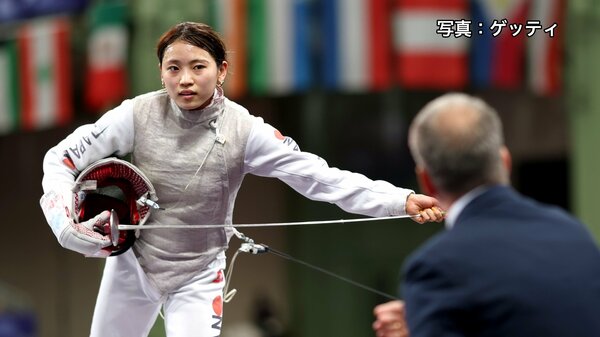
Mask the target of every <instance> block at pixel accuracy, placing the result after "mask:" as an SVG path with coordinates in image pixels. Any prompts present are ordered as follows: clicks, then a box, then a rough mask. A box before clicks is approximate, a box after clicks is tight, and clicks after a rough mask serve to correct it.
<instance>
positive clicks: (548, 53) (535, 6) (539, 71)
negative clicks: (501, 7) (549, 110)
mask: <svg viewBox="0 0 600 337" xmlns="http://www.w3.org/2000/svg"><path fill="white" fill-rule="evenodd" d="M564 7H565V2H564V1H562V0H533V3H532V7H531V13H530V15H529V18H530V20H539V21H540V22H541V24H542V26H543V27H544V28H548V27H550V26H552V25H553V24H554V23H556V24H557V25H556V28H555V29H554V36H553V37H551V36H550V35H549V34H548V33H544V32H543V31H537V32H536V33H535V34H534V35H533V36H531V37H529V38H528V41H527V49H528V51H527V69H528V83H529V87H530V88H531V90H532V91H533V92H534V93H536V94H539V95H555V94H557V93H558V92H559V91H560V89H561V85H562V76H561V75H562V70H563V65H562V52H563V50H562V48H563V43H564V30H565V25H564V22H563V13H564V12H565V8H564Z"/></svg>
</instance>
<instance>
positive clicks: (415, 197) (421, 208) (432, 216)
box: [406, 193, 445, 223]
mask: <svg viewBox="0 0 600 337" xmlns="http://www.w3.org/2000/svg"><path fill="white" fill-rule="evenodd" d="M406 214H408V215H416V214H419V215H420V216H418V217H414V218H413V220H414V221H416V222H418V223H425V222H428V221H435V222H441V221H442V220H443V219H444V216H445V212H443V211H442V209H441V208H440V207H439V202H438V201H437V199H435V198H432V197H428V196H426V195H424V194H415V193H412V194H410V195H409V196H408V198H406Z"/></svg>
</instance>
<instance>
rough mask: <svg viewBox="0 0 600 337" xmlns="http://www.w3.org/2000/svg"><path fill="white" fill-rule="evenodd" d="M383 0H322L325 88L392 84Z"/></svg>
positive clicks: (371, 87)
mask: <svg viewBox="0 0 600 337" xmlns="http://www.w3.org/2000/svg"><path fill="white" fill-rule="evenodd" d="M388 3H389V2H388V1H386V0H322V1H321V2H320V10H321V18H322V20H321V22H322V26H321V47H322V48H321V55H320V58H321V60H322V62H321V65H322V69H321V74H322V76H323V77H322V80H323V83H324V86H325V87H326V88H339V89H342V90H348V91H369V90H380V89H385V88H388V87H390V86H391V84H392V78H393V76H392V73H393V69H392V38H391V24H390V8H389V6H388Z"/></svg>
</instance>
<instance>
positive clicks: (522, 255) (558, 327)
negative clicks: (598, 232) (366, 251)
mask: <svg viewBox="0 0 600 337" xmlns="http://www.w3.org/2000/svg"><path fill="white" fill-rule="evenodd" d="M409 146H410V149H411V152H412V155H413V157H414V159H415V162H416V165H417V168H416V172H417V175H418V178H419V183H420V185H421V188H422V189H423V191H424V193H427V194H428V195H431V196H433V197H436V198H438V200H439V201H440V205H441V206H442V207H443V208H444V209H447V210H448V212H447V214H446V230H445V231H443V232H442V233H440V234H438V235H437V236H435V237H433V238H432V239H430V240H429V241H428V242H427V243H426V244H424V245H423V246H422V247H421V248H420V249H418V250H417V251H416V252H415V253H413V254H412V255H411V256H410V257H409V258H408V259H407V262H406V264H405V265H404V268H403V284H402V295H403V297H404V302H401V301H393V302H388V303H385V304H382V305H380V306H378V307H376V308H375V315H376V318H377V320H376V321H375V323H374V324H373V327H374V329H375V331H376V335H377V336H380V337H391V336H406V335H407V334H408V333H410V335H411V336H412V337H425V336H428V337H429V336H431V337H443V336H453V337H454V336H511V337H520V336H523V337H525V336H527V337H531V336H544V337H553V336H556V337H564V336H578V337H587V336H590V337H591V336H600V319H598V318H599V313H600V311H599V308H600V251H599V249H598V247H597V245H596V244H595V242H594V240H593V238H592V237H591V235H590V234H589V232H588V231H587V230H586V228H585V226H584V225H583V224H581V223H580V222H579V221H578V220H576V219H575V218H573V217H572V216H570V215H569V214H567V213H566V212H564V211H563V210H561V209H559V208H557V207H552V206H549V205H544V204H540V203H538V202H536V201H534V200H531V199H529V198H527V197H524V196H523V195H520V194H519V193H517V192H516V191H515V190H514V189H512V188H511V187H510V186H509V184H510V182H509V176H510V167H511V157H510V154H509V151H508V149H507V148H506V147H505V145H504V140H503V136H502V125H501V122H500V119H499V117H498V115H497V113H496V111H494V109H493V108H491V107H490V106H489V105H488V104H486V103H485V102H484V101H482V100H480V99H478V98H475V97H472V96H469V95H465V94H459V93H451V94H446V95H444V96H441V97H439V98H437V99H435V100H433V101H432V102H430V103H429V104H427V105H426V106H425V107H424V108H423V109H422V110H421V111H420V112H419V113H418V115H417V116H416V117H415V119H414V121H413V122H412V125H411V127H410V132H409ZM548 183H549V184H552V181H549V182H548ZM404 311H406V312H404ZM404 315H406V321H404ZM406 323H408V332H407V331H406ZM403 329H404V330H403Z"/></svg>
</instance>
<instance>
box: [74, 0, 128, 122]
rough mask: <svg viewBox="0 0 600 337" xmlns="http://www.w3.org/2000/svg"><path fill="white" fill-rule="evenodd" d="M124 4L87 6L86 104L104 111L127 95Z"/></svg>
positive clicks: (91, 108) (116, 2) (100, 3)
mask: <svg viewBox="0 0 600 337" xmlns="http://www.w3.org/2000/svg"><path fill="white" fill-rule="evenodd" d="M127 13H128V12H127V6H126V4H125V3H124V2H121V1H105V2H98V4H97V5H95V6H94V7H92V8H91V9H90V13H89V20H90V25H91V31H90V34H89V37H88V45H87V60H88V62H87V72H86V79H85V103H86V106H87V108H88V109H90V110H92V111H101V112H103V111H105V110H106V109H107V108H111V107H113V106H115V105H117V104H118V103H120V102H121V100H123V99H124V98H125V96H126V95H127V91H128V87H129V86H128V80H127V71H126V69H127V68H126V63H127V45H128V31H127Z"/></svg>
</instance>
